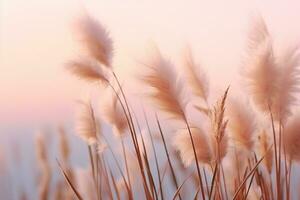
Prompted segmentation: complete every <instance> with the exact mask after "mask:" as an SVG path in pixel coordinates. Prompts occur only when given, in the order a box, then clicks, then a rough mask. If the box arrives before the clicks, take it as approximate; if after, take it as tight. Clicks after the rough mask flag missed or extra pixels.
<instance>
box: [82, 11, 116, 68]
mask: <svg viewBox="0 0 300 200" xmlns="http://www.w3.org/2000/svg"><path fill="white" fill-rule="evenodd" d="M77 28H78V32H79V34H80V36H81V40H82V43H83V45H85V46H86V48H87V51H88V53H89V55H90V56H91V57H93V58H95V59H96V60H97V61H98V62H99V63H101V64H103V65H105V66H106V67H111V64H112V56H113V42H112V40H111V38H110V36H109V33H108V32H107V30H106V29H105V28H104V27H103V25H102V24H101V23H100V22H98V21H97V20H96V19H94V18H92V17H91V16H88V15H85V16H83V17H81V18H80V19H79V20H78V23H77Z"/></svg>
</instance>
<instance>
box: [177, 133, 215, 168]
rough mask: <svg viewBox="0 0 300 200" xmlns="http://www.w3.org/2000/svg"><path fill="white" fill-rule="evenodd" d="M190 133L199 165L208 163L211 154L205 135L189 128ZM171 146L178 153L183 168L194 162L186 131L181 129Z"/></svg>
mask: <svg viewBox="0 0 300 200" xmlns="http://www.w3.org/2000/svg"><path fill="white" fill-rule="evenodd" d="M191 132H192V136H193V140H194V144H195V149H196V154H197V158H198V161H199V162H201V163H210V162H211V159H212V153H211V149H210V146H209V144H208V140H207V137H206V135H205V134H204V133H203V132H202V130H201V129H200V128H191ZM173 145H174V148H175V149H176V150H178V151H179V153H180V157H181V160H182V161H183V163H184V165H185V166H189V165H191V164H192V163H193V162H194V160H195V157H194V153H193V148H192V143H191V139H190V136H189V133H188V130H186V129H183V130H180V131H178V133H177V134H176V136H175V138H174V140H173Z"/></svg>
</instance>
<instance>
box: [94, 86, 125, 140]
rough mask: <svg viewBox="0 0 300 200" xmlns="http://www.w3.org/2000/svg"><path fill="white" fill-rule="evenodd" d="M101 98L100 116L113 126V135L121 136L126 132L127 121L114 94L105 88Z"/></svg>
mask: <svg viewBox="0 0 300 200" xmlns="http://www.w3.org/2000/svg"><path fill="white" fill-rule="evenodd" d="M102 100H103V101H102V102H101V110H100V112H101V113H102V115H101V116H102V118H103V119H104V120H105V121H106V122H107V123H110V124H111V125H112V126H113V133H114V135H115V136H117V137H122V136H123V135H125V134H126V130H127V129H128V123H127V121H126V116H125V113H124V111H123V110H122V108H121V104H120V102H119V101H118V98H117V96H116V94H115V93H114V92H113V91H112V90H111V89H110V88H107V89H106V90H105V93H104V99H102Z"/></svg>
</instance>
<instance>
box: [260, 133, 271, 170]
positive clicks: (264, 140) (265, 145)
mask: <svg viewBox="0 0 300 200" xmlns="http://www.w3.org/2000/svg"><path fill="white" fill-rule="evenodd" d="M258 139H259V151H260V154H261V156H265V158H264V159H263V164H264V166H265V167H266V169H267V170H268V172H269V174H271V173H272V169H273V156H274V154H273V148H270V147H271V144H272V142H270V141H271V138H270V137H269V136H268V134H267V132H266V131H265V130H263V131H262V132H261V134H260V135H259V137H258Z"/></svg>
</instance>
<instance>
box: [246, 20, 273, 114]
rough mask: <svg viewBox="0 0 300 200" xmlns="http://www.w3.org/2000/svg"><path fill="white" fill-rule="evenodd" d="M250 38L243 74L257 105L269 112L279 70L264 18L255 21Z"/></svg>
mask: <svg viewBox="0 0 300 200" xmlns="http://www.w3.org/2000/svg"><path fill="white" fill-rule="evenodd" d="M248 40H249V41H248V49H247V58H246V59H245V63H244V68H243V70H244V71H243V76H244V77H245V79H246V82H247V85H248V86H249V90H250V94H251V95H252V99H253V101H254V103H255V104H256V106H257V107H258V108H259V109H260V110H261V111H264V112H268V111H269V106H271V104H272V97H273V96H274V94H275V92H276V89H277V82H278V80H277V79H278V73H279V72H278V68H277V66H276V65H275V61H274V56H273V47H272V41H271V38H270V36H269V34H268V31H267V28H266V25H265V23H264V21H263V19H262V18H260V19H258V20H257V21H255V23H254V26H253V27H252V31H250V33H249V35H248Z"/></svg>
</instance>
